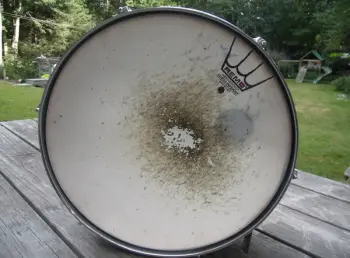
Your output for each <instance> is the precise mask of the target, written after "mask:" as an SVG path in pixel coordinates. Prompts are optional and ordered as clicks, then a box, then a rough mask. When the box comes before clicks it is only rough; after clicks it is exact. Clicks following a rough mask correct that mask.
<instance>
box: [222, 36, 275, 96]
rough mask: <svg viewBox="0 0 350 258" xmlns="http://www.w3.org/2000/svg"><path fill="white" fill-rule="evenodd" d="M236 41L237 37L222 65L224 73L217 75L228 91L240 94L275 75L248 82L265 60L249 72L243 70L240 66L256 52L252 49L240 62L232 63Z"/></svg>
mask: <svg viewBox="0 0 350 258" xmlns="http://www.w3.org/2000/svg"><path fill="white" fill-rule="evenodd" d="M235 41H236V37H234V38H233V41H232V44H231V46H230V49H229V51H228V53H227V55H226V58H225V60H224V62H223V64H222V66H221V71H222V72H223V73H220V74H218V75H217V77H218V78H219V82H220V84H221V85H222V86H223V87H224V88H225V89H226V90H228V91H230V92H233V93H234V94H235V95H238V94H239V93H241V92H244V91H246V90H249V89H251V88H254V87H256V86H258V85H260V84H262V83H264V82H266V81H268V80H270V79H271V78H273V77H274V76H270V77H267V78H263V79H262V80H260V79H258V80H256V82H255V83H253V84H251V83H248V82H247V79H248V78H249V77H250V76H254V72H255V71H257V70H258V69H259V68H260V67H261V66H262V65H263V64H264V63H265V62H264V61H262V62H261V63H259V64H258V65H257V66H255V68H253V69H252V70H250V71H248V72H245V73H244V72H242V71H241V70H240V67H241V66H242V65H243V64H244V63H245V62H246V61H247V59H248V57H249V56H250V55H251V54H252V53H253V52H254V50H251V51H249V52H248V54H247V55H246V56H245V57H244V58H243V59H242V60H241V61H240V62H239V63H238V64H235V65H232V64H230V62H229V60H228V59H229V58H230V56H231V55H232V50H233V48H234V44H235Z"/></svg>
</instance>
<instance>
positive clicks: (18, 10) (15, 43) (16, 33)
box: [12, 0, 22, 55]
mask: <svg viewBox="0 0 350 258" xmlns="http://www.w3.org/2000/svg"><path fill="white" fill-rule="evenodd" d="M14 4H15V5H16V7H15V12H14V13H15V18H14V19H13V21H14V22H13V23H14V33H13V39H12V50H13V52H14V53H15V54H16V55H17V53H18V41H19V29H20V22H21V18H20V15H21V11H22V0H18V1H14Z"/></svg>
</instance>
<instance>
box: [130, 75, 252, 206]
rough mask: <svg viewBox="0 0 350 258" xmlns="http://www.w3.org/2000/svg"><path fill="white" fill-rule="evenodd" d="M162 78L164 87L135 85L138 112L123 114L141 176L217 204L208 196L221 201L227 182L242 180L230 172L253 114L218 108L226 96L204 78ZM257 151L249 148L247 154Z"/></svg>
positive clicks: (237, 163) (231, 184)
mask: <svg viewBox="0 0 350 258" xmlns="http://www.w3.org/2000/svg"><path fill="white" fill-rule="evenodd" d="M141 81H143V82H144V80H141ZM153 81H157V80H153ZM161 83H166V87H163V89H162V88H161V89H159V90H155V89H158V87H157V86H155V85H154V83H149V84H148V85H147V84H145V83H143V84H142V85H140V87H139V88H140V89H142V92H143V97H141V101H140V99H139V98H137V100H136V102H133V101H132V100H128V102H130V103H133V105H135V109H136V112H135V114H138V115H135V116H134V117H133V119H130V118H127V121H128V122H127V123H126V124H125V126H127V128H128V130H131V132H132V133H131V136H130V137H131V138H133V139H137V141H138V143H139V144H138V146H135V148H134V149H135V152H136V153H138V159H144V160H145V163H146V164H145V165H144V167H143V169H142V172H141V175H142V177H146V178H148V179H149V182H150V184H153V183H154V182H158V184H160V185H161V186H162V188H163V189H165V190H168V191H167V192H168V194H169V195H172V196H173V197H174V198H185V199H188V198H190V199H200V200H202V203H203V205H217V203H215V202H213V197H212V196H213V195H214V196H215V199H217V196H218V195H219V196H220V195H221V196H222V198H223V200H222V201H221V202H222V203H224V202H225V199H224V198H225V196H224V192H225V190H226V188H227V187H234V185H235V184H239V181H240V175H237V178H236V179H233V178H232V174H234V173H235V170H240V165H241V164H240V160H239V159H238V158H237V157H239V156H240V155H242V152H243V148H244V143H245V141H246V140H247V139H249V135H250V134H251V133H252V131H253V123H252V120H251V118H250V117H249V116H247V115H246V114H244V112H242V111H241V110H235V109H232V110H230V111H229V112H228V111H227V110H224V109H223V108H221V101H222V100H221V99H222V98H225V96H223V95H221V94H218V93H217V91H216V90H215V88H212V83H211V82H210V80H209V79H207V78H205V79H201V80H184V81H181V80H179V79H174V80H171V78H170V79H169V80H168V81H167V82H163V81H161V82H160V84H161ZM169 85H170V86H169ZM203 103H205V105H203ZM237 117H240V119H241V121H240V123H242V124H245V127H246V129H244V130H242V131H244V134H242V135H239V137H233V135H235V133H234V132H233V130H234V128H237V126H232V125H233V124H234V123H236V122H237V121H235V118H237ZM242 118H243V119H242ZM243 120H244V121H243ZM241 129H242V128H241ZM235 136H237V135H235ZM179 140H181V141H179ZM256 151H257V149H251V150H250V155H254V153H255V152H256ZM145 157H146V158H145ZM232 180H233V181H232ZM179 190H180V191H179Z"/></svg>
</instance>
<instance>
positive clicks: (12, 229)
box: [0, 175, 77, 258]
mask: <svg viewBox="0 0 350 258" xmlns="http://www.w3.org/2000/svg"><path fill="white" fill-rule="evenodd" d="M0 246H1V248H0V257H4V258H5V257H6V258H14V257H45V258H46V257H47V258H49V257H55V258H57V257H62V258H63V257H67V258H70V257H72V258H73V257H77V256H76V255H75V254H74V253H73V251H72V250H71V249H70V248H69V247H68V246H67V245H66V244H65V243H64V242H63V241H62V239H60V238H59V237H58V236H57V235H56V233H55V232H54V231H53V230H52V229H51V228H50V227H49V226H48V225H47V224H46V223H45V222H44V221H43V220H42V219H41V218H40V217H39V216H38V214H36V213H35V211H34V210H33V209H32V208H31V207H30V206H29V205H28V204H27V203H26V202H25V201H24V200H23V199H22V197H21V196H20V195H19V194H18V193H17V192H16V191H15V189H13V188H12V187H11V186H10V184H9V183H8V182H7V181H6V180H5V179H4V177H2V176H1V175H0Z"/></svg>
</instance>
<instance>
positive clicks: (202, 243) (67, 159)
mask: <svg viewBox="0 0 350 258" xmlns="http://www.w3.org/2000/svg"><path fill="white" fill-rule="evenodd" d="M39 127H40V128H39V135H40V146H41V150H42V155H43V160H44V164H45V167H46V170H47V172H48V175H49V177H50V179H51V182H52V184H53V186H54V188H55V190H56V191H57V193H58V195H59V196H60V198H61V199H62V201H63V202H64V203H65V205H66V206H67V207H68V208H69V209H70V211H72V212H73V213H74V215H75V216H76V217H77V218H78V219H79V220H80V221H81V222H82V223H83V224H84V225H86V226H87V227H88V228H89V229H91V230H92V231H94V232H95V233H97V234H98V235H99V236H101V237H102V238H104V239H105V240H107V241H109V242H111V243H113V244H115V245H117V246H119V247H122V248H125V249H127V250H130V251H133V252H136V253H141V254H150V255H156V256H166V257H169V256H190V255H200V254H205V253H208V252H212V251H215V250H218V249H220V248H223V247H225V246H227V245H229V244H231V243H232V242H233V241H235V240H237V239H238V238H240V237H242V236H245V235H246V234H248V233H249V232H251V231H252V230H253V229H254V228H255V227H257V225H258V224H259V223H260V222H262V221H263V220H264V219H265V218H266V217H267V216H268V215H269V213H270V212H271V211H272V210H273V209H274V207H275V206H276V205H277V203H278V202H279V200H280V199H281V197H282V196H283V194H284V192H285V190H286V188H287V187H288V184H289V182H290V180H291V177H292V174H293V169H294V165H295V160H296V153H297V142H298V131H297V119H296V114H295V110H294V105H293V101H292V98H291V95H290V92H289V90H288V88H287V85H286V83H285V81H284V80H283V78H282V76H281V74H280V73H279V71H278V69H277V68H276V66H275V64H274V63H273V61H272V60H271V59H270V58H269V57H268V56H267V54H266V53H265V52H264V51H263V50H262V49H261V48H260V47H259V46H258V45H257V44H256V43H255V42H254V41H253V40H252V39H251V38H250V37H249V36H247V35H246V34H244V33H243V32H242V31H241V30H239V29H238V28H236V27H235V26H233V25H232V24H230V23H228V22H226V21H224V20H222V19H220V18H218V17H216V16H213V15H210V14H207V13H204V12H200V11H196V10H192V9H185V8H175V7H164V8H152V9H142V10H137V11H133V12H130V13H125V14H121V15H118V16H116V17H114V18H112V19H110V20H108V21H106V22H105V23H103V24H102V25H99V26H97V27H96V28H94V29H93V30H92V31H90V32H88V33H87V34H86V35H85V36H84V37H83V38H82V39H81V40H80V41H79V42H78V43H77V44H76V45H75V46H74V47H73V48H71V49H70V50H69V51H68V53H67V54H66V55H65V56H64V57H63V59H62V60H61V61H60V63H59V64H58V65H57V67H56V69H55V72H54V74H53V75H52V77H51V79H50V81H49V83H48V86H47V88H46V90H45V94H44V97H43V100H42V106H41V109H40V119H39Z"/></svg>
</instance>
